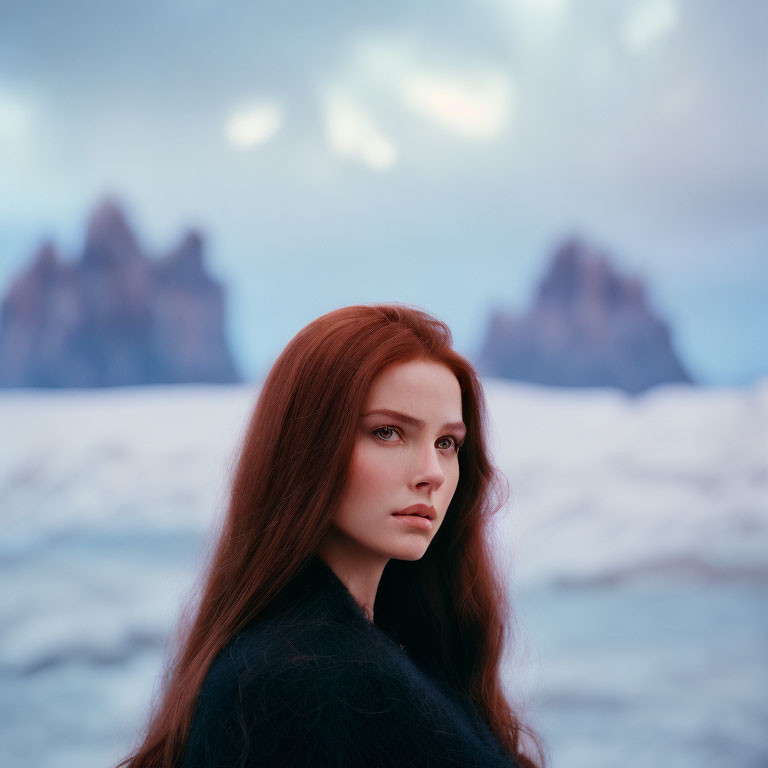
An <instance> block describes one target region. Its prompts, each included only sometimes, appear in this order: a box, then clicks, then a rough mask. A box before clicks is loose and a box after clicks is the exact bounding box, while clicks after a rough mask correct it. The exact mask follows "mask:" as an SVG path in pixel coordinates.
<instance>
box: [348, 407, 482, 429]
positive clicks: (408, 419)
mask: <svg viewBox="0 0 768 768" xmlns="http://www.w3.org/2000/svg"><path fill="white" fill-rule="evenodd" d="M374 414H378V415H381V416H391V417H393V418H395V419H400V420H401V421H404V422H405V423H406V424H412V425H413V426H414V427H423V426H424V422H423V421H422V420H421V419H417V418H416V417H415V416H409V415H408V414H407V413H401V412H400V411H393V410H391V409H390V408H377V409H376V410H375V411H368V412H367V413H363V414H362V415H361V417H360V418H365V417H366V416H373V415H374ZM466 428H467V427H466V425H465V424H464V422H463V421H450V422H448V423H447V424H443V426H442V427H441V429H456V430H462V429H463V430H466Z"/></svg>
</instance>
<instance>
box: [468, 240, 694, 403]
mask: <svg viewBox="0 0 768 768" xmlns="http://www.w3.org/2000/svg"><path fill="white" fill-rule="evenodd" d="M477 364H478V368H479V369H480V370H481V372H482V373H483V374H485V375H487V376H496V377H499V378H506V379H514V380H518V381H526V382H531V383H536V384H546V385H550V386H562V387H617V388H619V389H622V390H624V391H625V392H628V393H630V394H639V393H641V392H643V391H645V390H647V389H649V388H651V387H653V386H655V385H657V384H662V383H665V382H689V383H690V382H692V380H691V377H690V376H689V374H688V372H687V371H686V370H685V368H684V367H683V365H682V363H681V362H680V360H679V359H678V357H677V355H676V353H675V351H674V349H673V346H672V341H671V339H670V332H669V328H668V327H667V325H666V323H665V322H664V321H663V320H662V319H660V318H659V317H658V316H657V315H656V314H655V313H654V312H653V311H652V309H651V308H650V307H649V306H648V302H647V300H646V297H645V289H644V286H643V284H642V282H641V281H640V280H639V279H638V278H636V277H625V276H622V275H619V274H618V273H617V272H616V271H615V270H614V268H613V267H612V266H611V265H610V264H609V262H608V259H607V258H606V256H605V255H603V254H595V253H592V252H591V251H590V250H589V249H588V248H587V247H586V246H585V245H584V244H583V243H581V242H580V241H579V240H578V239H576V238H571V239H568V240H566V241H565V242H563V243H562V244H561V245H560V247H558V248H557V249H556V251H555V253H554V256H553V258H552V261H551V264H550V266H549V268H548V270H547V272H546V274H545V275H544V277H543V279H542V280H541V282H540V284H539V286H538V290H537V293H536V296H535V299H534V301H533V303H532V306H531V307H530V308H529V309H528V310H527V311H526V312H524V313H522V314H520V315H512V314H509V313H507V312H505V311H502V310H496V311H494V312H493V313H492V315H491V319H490V323H489V327H488V331H487V334H486V337H485V340H484V342H483V344H482V347H481V349H480V353H479V355H478V360H477Z"/></svg>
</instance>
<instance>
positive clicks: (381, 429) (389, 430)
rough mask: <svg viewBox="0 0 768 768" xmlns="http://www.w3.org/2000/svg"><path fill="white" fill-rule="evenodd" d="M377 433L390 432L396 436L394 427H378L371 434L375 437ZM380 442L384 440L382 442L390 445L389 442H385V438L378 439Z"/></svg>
mask: <svg viewBox="0 0 768 768" xmlns="http://www.w3.org/2000/svg"><path fill="white" fill-rule="evenodd" d="M378 432H391V433H392V434H397V432H396V431H395V428H394V427H379V428H378V429H374V430H373V434H374V435H377V433H378ZM377 437H378V435H377ZM380 439H381V440H384V442H387V443H391V442H392V441H391V440H387V439H386V438H385V437H382V438H380Z"/></svg>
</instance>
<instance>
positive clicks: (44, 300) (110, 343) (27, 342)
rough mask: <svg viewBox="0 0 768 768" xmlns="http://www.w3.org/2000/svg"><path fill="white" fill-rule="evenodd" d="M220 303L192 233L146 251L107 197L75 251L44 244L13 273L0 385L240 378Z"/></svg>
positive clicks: (4, 309) (0, 321) (1, 307)
mask: <svg viewBox="0 0 768 768" xmlns="http://www.w3.org/2000/svg"><path fill="white" fill-rule="evenodd" d="M224 309H225V308H224V292H223V289H222V287H221V285H219V283H218V282H217V281H216V280H214V279H213V278H211V277H210V276H209V275H208V274H207V273H206V271H205V266H204V264H203V242H202V238H201V236H200V234H199V233H197V232H194V231H191V232H188V233H187V234H186V235H185V236H184V237H183V238H182V240H181V242H180V243H179V244H178V246H177V247H176V248H175V249H173V250H172V251H171V252H170V253H168V254H167V255H165V256H163V257H162V258H160V259H152V258H149V257H148V256H147V255H146V254H145V253H144V252H143V251H142V250H141V248H140V247H139V245H138V243H137V241H136V238H135V236H134V234H133V232H132V231H131V228H130V227H129V226H128V224H127V222H126V220H125V217H124V215H123V213H122V212H121V210H120V207H119V206H118V205H117V203H115V202H114V201H111V200H106V201H104V202H102V203H101V204H100V205H99V206H98V207H97V208H96V210H95V211H94V212H93V214H92V216H91V219H90V222H89V225H88V231H87V236H86V240H85V245H84V247H83V249H82V252H81V253H80V255H79V258H77V259H76V260H74V261H64V260H62V258H61V257H60V255H59V253H58V252H57V250H56V247H55V246H54V245H53V243H50V242H47V243H45V244H44V245H42V247H41V248H40V249H39V251H38V252H37V254H36V255H35V256H34V258H33V260H32V263H31V265H30V266H29V267H28V268H26V269H24V270H23V271H22V272H21V273H20V274H18V275H17V276H16V278H15V279H14V280H12V281H11V284H10V287H9V289H8V291H7V293H6V295H5V296H4V297H3V299H2V303H1V304H0V386H3V387H109V386H126V385H134V384H172V383H186V382H211V383H227V382H235V381H239V379H240V377H239V375H238V373H237V370H236V367H235V364H234V361H233V359H232V355H231V353H230V350H229V346H228V344H227V339H226V334H225V329H224V322H225V311H224Z"/></svg>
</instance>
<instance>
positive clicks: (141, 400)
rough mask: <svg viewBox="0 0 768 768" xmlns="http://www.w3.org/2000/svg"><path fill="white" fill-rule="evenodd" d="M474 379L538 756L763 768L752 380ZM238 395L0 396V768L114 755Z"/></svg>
mask: <svg viewBox="0 0 768 768" xmlns="http://www.w3.org/2000/svg"><path fill="white" fill-rule="evenodd" d="M485 386H486V394H487V398H488V404H489V412H490V415H491V420H492V423H491V429H492V432H491V445H492V448H493V450H494V453H495V459H496V462H497V464H498V466H499V467H500V469H501V470H502V471H503V472H504V474H505V476H506V477H507V479H508V481H509V486H510V490H511V495H510V498H509V502H508V504H507V506H506V507H505V508H504V509H503V510H502V511H501V512H500V513H499V515H498V516H497V520H496V522H497V525H496V526H495V528H494V536H495V540H496V542H497V543H496V546H497V548H498V551H499V553H500V555H501V557H502V559H503V562H504V564H505V567H506V568H507V569H508V577H509V583H510V589H511V592H512V594H513V600H514V604H515V606H516V609H517V617H518V625H517V626H516V628H515V629H516V633H515V641H516V642H515V647H514V650H515V653H514V655H513V656H512V657H511V658H510V662H509V664H508V666H507V670H506V677H507V681H508V684H509V687H510V691H511V692H512V693H513V694H515V695H519V697H520V699H521V701H525V703H526V706H527V709H528V712H529V717H530V720H531V721H532V724H533V725H534V726H535V727H537V728H538V729H539V730H540V731H541V732H542V734H543V736H544V737H545V740H546V741H547V743H548V744H549V747H550V749H551V754H552V759H553V766H557V768H582V767H583V768H587V766H588V767H589V768H598V767H599V766H615V765H619V764H620V765H622V766H627V767H630V768H631V767H632V766H641V765H642V766H646V765H648V764H652V763H663V764H665V765H670V766H681V768H682V767H687V766H696V767H697V768H710V767H711V768H714V767H715V766H729V768H730V766H735V765H739V766H758V765H766V764H768V740H766V739H765V736H764V733H765V723H766V722H768V694H766V691H768V685H767V683H768V659H767V658H766V656H767V654H766V652H765V648H766V647H768V601H767V600H766V592H767V591H768V590H767V588H768V380H764V381H763V382H762V383H761V384H760V385H758V386H755V387H753V388H751V389H748V390H739V389H732V390H724V389H710V390H707V389H701V390H700V389H693V388H690V387H687V386H683V385H676V386H668V387H661V388H658V389H656V390H653V391H651V392H650V393H648V394H647V395H645V396H644V397H641V398H638V399H634V400H633V399H630V398H627V397H625V396H623V395H621V394H618V393H615V392H613V391H609V390H605V391H602V390H593V391H574V390H554V389H545V388H539V387H533V386H521V385H513V384H508V383H505V382H501V381H495V380H489V381H487V382H486V384H485ZM257 395H258V392H257V390H256V388H254V387H252V386H235V387H220V388H219V387H213V388H208V387H192V386H188V387H175V388H158V389H126V390H104V391H80V392H71V391H70V392H22V391H8V392H4V393H2V395H1V396H0V515H2V537H0V577H1V578H2V589H0V625H1V626H2V627H3V632H2V634H0V764H2V765H13V766H18V768H26V767H27V766H30V767H31V766H43V765H45V766H50V767H51V768H56V767H58V766H61V767H62V768H63V767H64V766H66V767H67V768H69V767H70V766H71V767H72V768H75V767H76V768H96V767H97V766H110V765H113V764H114V763H115V762H117V760H118V759H119V758H121V757H122V756H123V755H124V754H125V753H126V752H127V750H128V748H129V747H130V745H131V744H132V742H133V740H134V739H135V738H136V737H137V733H138V729H139V727H140V725H141V721H142V718H143V717H144V716H145V714H146V711H147V707H148V705H149V701H150V697H151V696H152V692H153V689H154V688H155V687H156V685H157V683H158V676H159V675H160V673H161V670H162V662H163V659H162V654H163V650H164V644H166V643H167V641H168V640H169V639H170V633H171V632H172V630H173V627H174V624H175V621H176V619H177V616H178V612H179V610H180V607H181V605H182V603H183V602H184V601H185V600H186V599H187V598H189V597H190V596H191V595H192V594H193V588H194V579H195V577H196V575H197V574H198V569H199V567H200V564H201V562H202V558H203V557H204V555H205V552H206V547H207V546H208V545H209V543H210V541H211V540H212V535H213V533H214V532H215V530H216V525H217V523H218V521H219V520H220V516H221V515H222V514H223V512H224V509H225V503H226V491H227V486H228V482H229V476H230V472H231V469H232V466H233V464H234V461H235V459H236V456H237V450H238V445H239V441H240V439H241V438H242V434H243V431H244V429H245V426H246V424H247V420H248V417H249V414H250V411H251V409H252V406H253V404H254V402H255V399H256V397H257Z"/></svg>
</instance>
